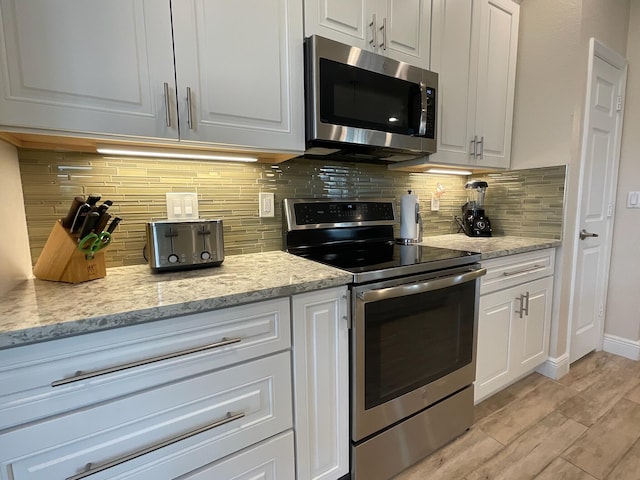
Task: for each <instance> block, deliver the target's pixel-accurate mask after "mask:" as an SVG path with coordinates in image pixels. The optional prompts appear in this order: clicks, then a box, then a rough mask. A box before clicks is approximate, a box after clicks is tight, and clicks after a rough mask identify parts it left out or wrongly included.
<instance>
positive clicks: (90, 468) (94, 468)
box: [66, 412, 245, 480]
mask: <svg viewBox="0 0 640 480" xmlns="http://www.w3.org/2000/svg"><path fill="white" fill-rule="evenodd" d="M244 416H245V414H244V412H241V413H236V414H235V415H234V414H232V413H231V412H227V415H226V417H225V418H223V419H222V420H218V421H217V422H214V423H211V424H209V425H206V426H204V427H200V428H197V429H195V430H191V431H190V432H186V433H183V434H182V435H179V436H177V437H173V438H170V439H169V440H164V441H162V442H158V443H156V444H153V445H151V446H149V447H145V448H142V449H140V450H137V451H135V452H132V453H129V454H128V455H124V456H123V457H120V458H117V459H115V460H112V461H110V462H105V463H98V464H93V463H88V464H87V466H86V469H85V471H84V472H82V473H78V474H76V475H73V476H71V477H67V478H66V480H81V479H82V478H86V477H88V476H90V475H93V474H95V473H98V472H102V471H104V470H106V469H108V468H111V467H115V466H117V465H120V464H121V463H124V462H128V461H129V460H133V459H135V458H138V457H141V456H142V455H146V454H147V453H151V452H155V451H156V450H160V449H161V448H164V447H167V446H169V445H172V444H174V443H177V442H180V441H182V440H186V439H187V438H189V437H193V436H195V435H198V434H200V433H203V432H206V431H208V430H211V429H214V428H216V427H221V426H222V425H225V424H227V423H229V422H233V421H234V420H238V419H240V418H243V417H244Z"/></svg>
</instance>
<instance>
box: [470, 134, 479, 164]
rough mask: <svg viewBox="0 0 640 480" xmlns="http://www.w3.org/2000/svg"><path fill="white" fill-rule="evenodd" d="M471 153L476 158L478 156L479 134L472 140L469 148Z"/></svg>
mask: <svg viewBox="0 0 640 480" xmlns="http://www.w3.org/2000/svg"><path fill="white" fill-rule="evenodd" d="M469 155H471V156H472V157H473V158H476V157H477V156H478V136H477V135H475V136H474V137H473V140H471V148H470V149H469Z"/></svg>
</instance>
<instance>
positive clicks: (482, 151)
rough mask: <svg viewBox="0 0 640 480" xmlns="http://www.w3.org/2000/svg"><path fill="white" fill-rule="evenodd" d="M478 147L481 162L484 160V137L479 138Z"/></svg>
mask: <svg viewBox="0 0 640 480" xmlns="http://www.w3.org/2000/svg"><path fill="white" fill-rule="evenodd" d="M478 145H479V146H480V153H479V154H478V155H479V157H480V160H482V159H483V158H484V137H480V141H479V142H478Z"/></svg>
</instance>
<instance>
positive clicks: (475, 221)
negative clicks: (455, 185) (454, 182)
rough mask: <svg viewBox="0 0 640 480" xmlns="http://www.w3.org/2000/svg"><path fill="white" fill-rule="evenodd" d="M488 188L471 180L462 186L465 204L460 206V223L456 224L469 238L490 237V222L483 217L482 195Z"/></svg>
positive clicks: (479, 182)
mask: <svg viewBox="0 0 640 480" xmlns="http://www.w3.org/2000/svg"><path fill="white" fill-rule="evenodd" d="M488 186H489V185H488V184H487V182H485V181H482V180H472V181H470V182H467V183H466V185H465V186H464V188H465V189H466V190H467V203H465V204H464V205H463V206H462V221H461V222H460V221H458V224H459V225H460V227H462V230H463V231H464V233H466V234H467V235H468V236H469V237H490V236H491V222H490V221H489V219H488V218H487V217H485V215H484V195H485V193H486V191H487V187H488ZM457 220H458V219H457Z"/></svg>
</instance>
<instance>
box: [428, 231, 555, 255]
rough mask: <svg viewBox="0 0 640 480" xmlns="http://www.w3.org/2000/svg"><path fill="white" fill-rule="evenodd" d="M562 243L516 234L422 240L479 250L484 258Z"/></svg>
mask: <svg viewBox="0 0 640 480" xmlns="http://www.w3.org/2000/svg"><path fill="white" fill-rule="evenodd" d="M561 244H562V242H561V241H560V240H552V239H548V238H530V237H514V236H502V237H500V236H496V237H484V238H478V237H467V236H466V235H465V234H464V233H454V234H451V235H437V236H434V237H424V238H423V240H422V245H427V246H429V247H442V248H454V249H456V250H468V251H471V252H478V253H481V254H482V257H481V259H482V260H487V259H489V258H495V257H504V256H505V255H514V254H516V253H524V252H532V251H534V250H542V249H544V248H553V247H559V246H560V245H561Z"/></svg>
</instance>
